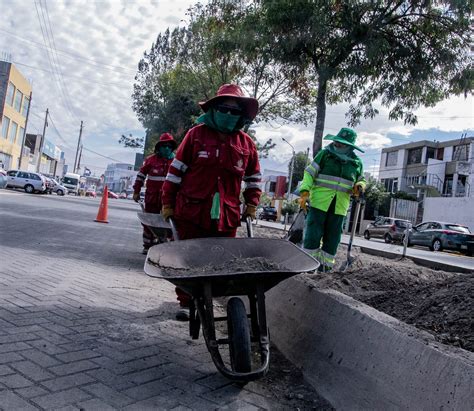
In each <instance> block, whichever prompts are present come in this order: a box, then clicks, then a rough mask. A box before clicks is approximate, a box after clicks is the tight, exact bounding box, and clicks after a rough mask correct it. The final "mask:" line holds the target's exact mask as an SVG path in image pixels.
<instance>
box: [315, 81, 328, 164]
mask: <svg viewBox="0 0 474 411" xmlns="http://www.w3.org/2000/svg"><path fill="white" fill-rule="evenodd" d="M326 91H327V79H326V76H323V75H321V74H320V75H319V79H318V96H317V98H316V128H315V129H314V138H313V157H314V156H315V155H316V154H317V153H318V152H319V150H321V148H322V146H323V132H324V123H325V121H326Z"/></svg>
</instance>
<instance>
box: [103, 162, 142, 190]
mask: <svg viewBox="0 0 474 411" xmlns="http://www.w3.org/2000/svg"><path fill="white" fill-rule="evenodd" d="M136 177H137V172H136V171H135V170H134V165H133V164H128V163H113V164H109V165H108V166H107V169H106V170H105V174H104V185H106V186H107V188H108V189H109V190H110V191H114V192H116V193H122V192H124V191H129V190H131V189H132V186H133V183H134V182H135V178H136Z"/></svg>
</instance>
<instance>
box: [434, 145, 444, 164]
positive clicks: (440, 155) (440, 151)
mask: <svg viewBox="0 0 474 411" xmlns="http://www.w3.org/2000/svg"><path fill="white" fill-rule="evenodd" d="M443 158H444V147H441V148H438V150H437V151H436V160H441V161H443Z"/></svg>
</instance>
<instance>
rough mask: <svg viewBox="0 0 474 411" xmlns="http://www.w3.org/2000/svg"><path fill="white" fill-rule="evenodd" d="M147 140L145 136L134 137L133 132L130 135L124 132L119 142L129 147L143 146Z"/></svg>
mask: <svg viewBox="0 0 474 411" xmlns="http://www.w3.org/2000/svg"><path fill="white" fill-rule="evenodd" d="M144 141H145V138H144V137H133V135H132V134H129V135H128V136H126V135H124V134H122V136H121V137H120V139H119V144H123V145H124V147H127V148H143V143H144Z"/></svg>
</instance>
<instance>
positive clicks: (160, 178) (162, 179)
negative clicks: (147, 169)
mask: <svg viewBox="0 0 474 411" xmlns="http://www.w3.org/2000/svg"><path fill="white" fill-rule="evenodd" d="M148 180H151V181H165V180H166V178H165V177H163V176H148Z"/></svg>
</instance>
